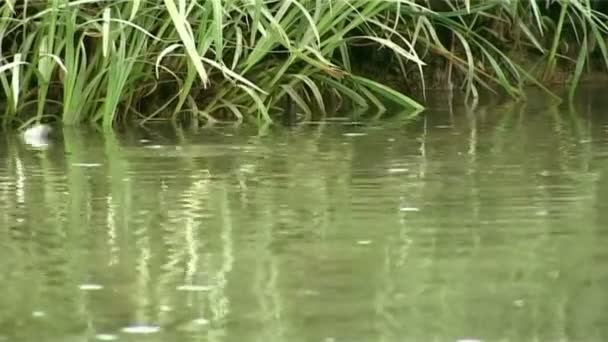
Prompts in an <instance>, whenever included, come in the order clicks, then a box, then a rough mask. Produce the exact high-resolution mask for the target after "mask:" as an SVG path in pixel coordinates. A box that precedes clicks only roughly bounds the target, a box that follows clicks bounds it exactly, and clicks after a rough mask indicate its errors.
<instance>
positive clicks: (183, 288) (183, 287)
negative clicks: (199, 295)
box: [177, 285, 213, 291]
mask: <svg viewBox="0 0 608 342" xmlns="http://www.w3.org/2000/svg"><path fill="white" fill-rule="evenodd" d="M212 289H213V287H211V286H206V285H180V286H178V287H177V290H178V291H211V290H212Z"/></svg>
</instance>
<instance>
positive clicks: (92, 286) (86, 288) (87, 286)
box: [78, 284, 103, 291]
mask: <svg viewBox="0 0 608 342" xmlns="http://www.w3.org/2000/svg"><path fill="white" fill-rule="evenodd" d="M78 288H79V289H81V290H83V291H95V290H101V289H103V285H99V284H81V285H80V286H78Z"/></svg>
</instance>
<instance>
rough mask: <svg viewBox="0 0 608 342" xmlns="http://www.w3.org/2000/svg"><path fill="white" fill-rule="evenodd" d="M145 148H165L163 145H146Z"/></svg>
mask: <svg viewBox="0 0 608 342" xmlns="http://www.w3.org/2000/svg"><path fill="white" fill-rule="evenodd" d="M144 147H145V148H153V149H159V148H163V146H162V145H146V146H144Z"/></svg>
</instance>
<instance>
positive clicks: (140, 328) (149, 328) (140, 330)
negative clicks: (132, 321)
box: [120, 325, 160, 334]
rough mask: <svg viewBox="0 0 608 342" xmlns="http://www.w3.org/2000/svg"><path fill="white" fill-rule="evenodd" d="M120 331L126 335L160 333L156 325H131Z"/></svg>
mask: <svg viewBox="0 0 608 342" xmlns="http://www.w3.org/2000/svg"><path fill="white" fill-rule="evenodd" d="M120 330H121V331H122V332H124V333H126V334H155V333H157V332H159V331H160V327H159V326H156V325H133V326H130V327H124V328H122V329H120Z"/></svg>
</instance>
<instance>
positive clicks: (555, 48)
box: [0, 0, 608, 128]
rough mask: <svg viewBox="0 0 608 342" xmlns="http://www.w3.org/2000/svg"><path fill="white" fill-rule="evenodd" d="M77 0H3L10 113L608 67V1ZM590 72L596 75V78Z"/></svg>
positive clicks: (209, 113) (321, 97)
mask: <svg viewBox="0 0 608 342" xmlns="http://www.w3.org/2000/svg"><path fill="white" fill-rule="evenodd" d="M547 4H548V3H543V2H513V3H509V2H505V1H482V2H471V1H445V2H442V1H435V2H432V3H431V4H428V3H427V2H426V1H406V0H401V1H384V0H375V1H370V0H351V1H348V2H347V1H343V0H331V1H324V2H319V1H312V0H301V1H299V2H297V1H288V0H280V1H274V2H263V1H253V2H252V1H240V0H235V1H206V2H204V3H203V4H199V3H197V2H186V1H184V2H181V1H179V2H175V1H173V0H162V1H161V0H156V1H148V2H140V1H133V2H124V3H123V2H120V3H104V2H68V1H63V0H54V1H48V2H29V3H26V4H14V5H12V2H5V3H4V4H2V5H0V16H1V18H3V19H4V20H2V21H0V32H3V33H2V46H1V48H2V56H3V59H0V104H1V105H0V118H1V120H2V124H3V127H5V128H9V127H19V126H23V125H27V124H29V123H30V122H32V121H43V122H44V121H61V123H63V124H65V125H74V124H79V123H83V122H94V123H98V124H101V125H103V126H105V127H107V128H111V127H113V126H114V125H115V124H116V123H120V122H125V121H140V122H142V121H143V122H146V121H150V120H158V119H168V120H181V119H184V118H188V119H192V120H194V123H195V124H198V123H213V122H217V121H230V122H242V121H248V122H253V123H255V124H258V125H266V124H269V123H271V122H280V121H283V122H285V123H288V124H290V123H294V122H297V121H299V120H310V119H322V118H323V117H325V116H327V115H330V116H334V115H341V114H342V113H348V112H352V111H353V110H356V109H362V108H363V109H364V108H367V107H369V108H374V107H376V108H377V109H379V110H380V111H382V107H384V106H385V104H387V103H391V104H396V105H398V106H400V107H404V108H405V109H406V110H407V111H408V112H416V111H420V110H421V109H423V108H424V107H425V105H426V104H425V103H424V101H416V100H414V99H412V97H410V96H409V95H410V94H411V93H412V92H414V91H421V90H422V91H426V90H428V89H438V88H448V89H452V90H453V91H455V92H458V93H460V94H462V95H463V96H464V97H465V98H466V99H467V100H470V99H472V98H475V97H476V96H478V94H479V92H480V91H482V90H483V89H485V90H491V91H495V92H501V93H504V94H506V95H508V96H511V97H514V98H520V97H522V96H523V92H522V89H523V87H527V86H530V85H532V86H535V87H538V88H540V89H542V90H543V91H545V92H546V93H548V94H552V92H551V91H550V89H549V88H548V87H547V85H548V84H551V83H554V82H561V83H563V82H564V81H565V82H567V83H569V84H570V85H571V88H570V89H571V91H570V95H573V94H574V92H575V91H576V87H577V85H578V84H580V83H581V81H589V80H590V78H594V79H601V80H605V79H607V78H608V77H607V74H606V66H608V48H607V47H606V37H607V34H608V26H607V25H606V24H605V22H606V20H607V19H608V16H606V13H607V12H608V11H607V10H608V5H606V4H604V3H603V2H599V1H590V2H586V3H585V4H583V3H579V2H571V1H567V0H559V1H553V2H551V3H550V5H547ZM588 75H590V76H591V77H590V76H588Z"/></svg>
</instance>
